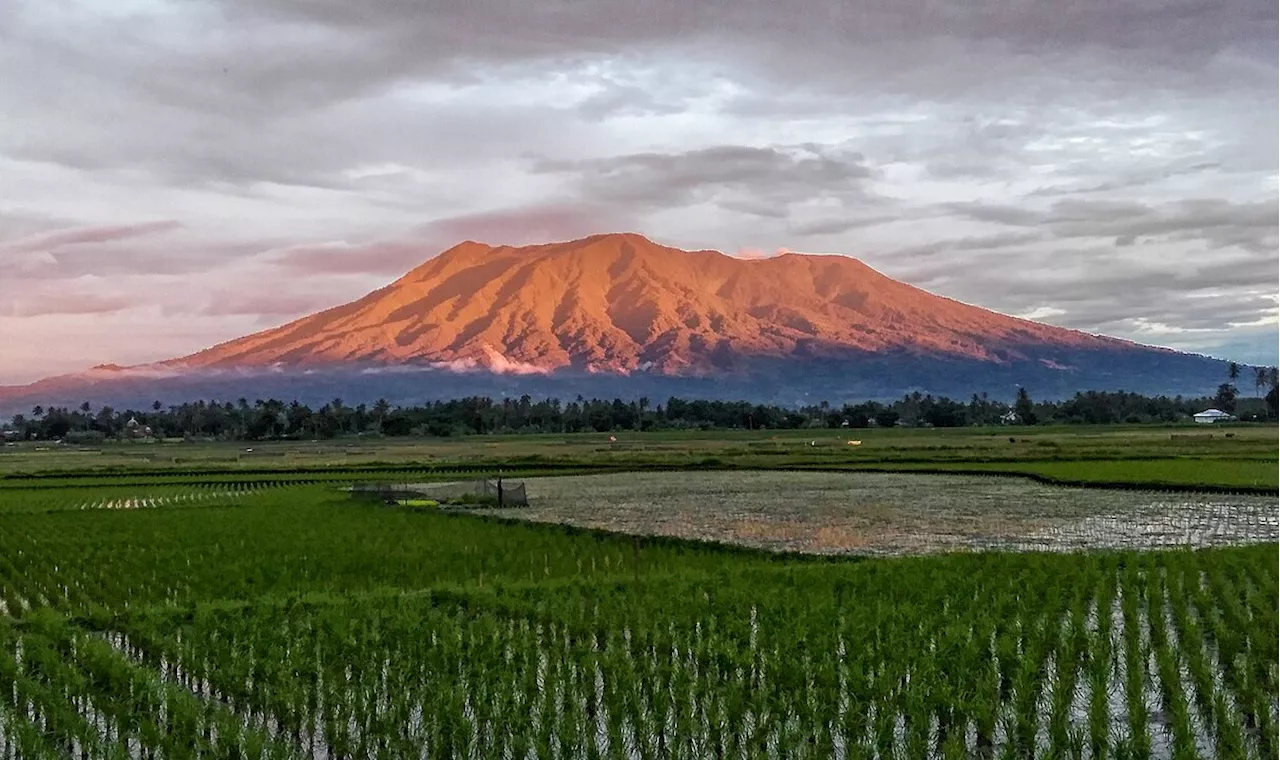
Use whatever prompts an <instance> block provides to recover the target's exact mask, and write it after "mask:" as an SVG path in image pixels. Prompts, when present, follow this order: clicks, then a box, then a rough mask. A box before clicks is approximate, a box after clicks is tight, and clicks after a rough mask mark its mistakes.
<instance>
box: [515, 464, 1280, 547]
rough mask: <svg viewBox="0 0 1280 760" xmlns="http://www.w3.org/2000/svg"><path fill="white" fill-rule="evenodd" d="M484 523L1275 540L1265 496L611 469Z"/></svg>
mask: <svg viewBox="0 0 1280 760" xmlns="http://www.w3.org/2000/svg"><path fill="white" fill-rule="evenodd" d="M526 483H527V488H528V494H529V501H530V506H529V507H527V508H520V509H504V510H495V511H494V512H495V514H498V515H502V516H506V517H512V518H516V519H523V520H531V521H536V522H554V523H564V524H567V525H575V526H580V527H587V528H596V529H604V530H611V531H619V532H625V533H636V534H641V535H663V536H675V537H681V538H691V539H698V540H708V541H718V542H728V543H734V544H740V545H744V546H750V547H755V548H762V549H770V550H775V551H798V552H807V553H816V554H830V555H844V554H865V555H879V554H890V555H893V554H931V553H938V552H954V551H984V550H1011V551H1073V550H1083V549H1143V548H1170V547H1195V548H1199V547H1209V546H1231V545H1241V544H1250V543H1263V542H1271V541H1276V540H1277V536H1278V534H1280V525H1278V522H1280V521H1278V519H1277V508H1276V505H1277V502H1276V498H1275V497H1272V496H1256V495H1234V494H1207V493H1193V492H1155V491H1127V490H1107V489H1093V488H1075V487H1063V486H1053V485H1044V484H1041V483H1037V482H1035V481H1032V480H1029V479H1023V478H1011V477H981V476H959V475H923V474H907V473H856V472H841V473H835V472H769V471H749V472H741V471H739V472H681V473H620V474H608V475H585V476H569V477H551V478H533V479H529V480H528V481H526Z"/></svg>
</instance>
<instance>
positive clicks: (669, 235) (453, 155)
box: [0, 0, 1280, 383]
mask: <svg viewBox="0 0 1280 760" xmlns="http://www.w3.org/2000/svg"><path fill="white" fill-rule="evenodd" d="M1276 40H1277V22H1276V7H1275V4H1274V3H1256V2H1226V3H1209V2H1206V1H1200V2H1189V3H1188V2H1151V1H1149V0H1134V2H1125V3H1114V2H1104V1H1103V0H1085V1H1083V2H1075V3H1069V4H1065V5H1064V4H1062V3H1052V2H1047V1H1044V0H1038V1H1037V2H1029V3H1018V4H1009V5H1005V4H998V3H964V4H957V3H953V2H943V1H942V0H931V1H929V2H923V1H921V0H905V1H903V2H895V1H892V0H873V1H872V2H865V3H856V4H849V3H845V2H843V1H842V0H832V1H831V2H818V1H816V0H805V1H804V2H789V3H773V2H756V1H752V2H723V3H683V2H656V3H654V2H651V3H631V2H622V1H621V0H616V1H615V0H602V1H598V2H582V3H559V2H551V3H529V4H521V3H516V4H513V3H506V2H502V3H498V2H489V1H488V0H477V1H474V2H468V3H438V4H437V3H432V2H421V3H404V2H397V1H395V0H372V1H370V2H363V3H354V4H353V3H350V2H345V1H340V0H326V1H324V2H294V1H293V0H210V1H209V2H202V3H179V2H172V3H161V2H141V1H133V2H119V1H115V0H112V1H111V2H106V1H105V0H104V1H102V2H59V3H48V2H36V1H35V0H16V2H14V1H13V0H11V1H10V2H6V3H3V4H0V76H2V77H3V81H4V86H3V87H0V113H2V114H4V117H3V119H0V272H3V276H2V277H0V383H18V382H26V381H30V380H34V379H37V378H39V377H43V376H46V375H50V374H54V373H57V372H64V371H74V370H79V369H83V368H85V367H87V366H89V365H92V364H96V363H100V362H115V363H120V364H129V363H136V362H143V361H151V360H157V359H163V358H167V357H172V356H178V355H182V354H186V353H190V352H193V351H196V350H199V349H201V348H204V347H206V346H209V345H211V344H214V343H217V342H220V341H224V340H228V339H230V338H234V337H237V336H239V335H243V334H245V333H248V332H252V331H255V330H259V329H262V328H264V327H268V326H271V325H277V324H281V323H284V322H285V321H287V320H289V319H292V318H295V317H297V316H300V315H302V314H305V313H308V312H311V311H315V310H318V309H321V308H324V307H327V306H331V305H334V304H337V303H340V302H343V301H346V300H349V299H352V298H355V297H358V296H360V295H363V294H364V293H366V292H367V291H369V290H371V289H372V288H375V287H378V286H380V285H383V284H385V283H387V282H389V281H390V280H392V279H394V278H395V277H396V276H398V275H400V274H402V273H404V272H405V271H407V270H409V269H411V268H413V267H414V266H416V265H418V264H421V263H422V261H423V260H424V259H426V258H428V257H430V256H432V255H434V254H435V253H438V252H439V251H440V250H442V249H444V248H446V247H448V246H450V245H453V244H454V243H457V242H459V241H460V240H464V239H475V240H481V241H484V242H486V243H494V244H497V243H506V244H526V243H536V242H547V241H553V240H567V239H571V238H576V237H581V236H584V235H588V234H592V233H598V232H609V231H623V230H635V231H638V232H643V233H644V234H645V235H647V236H649V237H650V238H653V239H654V240H656V241H659V242H661V243H664V244H668V245H673V246H679V247H682V248H689V249H695V248H715V249H720V250H725V251H728V252H730V253H734V254H736V255H741V256H761V255H771V254H772V253H774V252H775V251H777V250H779V249H787V250H797V251H805V252H818V253H832V254H848V255H853V256H857V257H859V258H860V259H862V260H864V261H866V262H867V263H868V264H870V265H871V266H873V267H875V268H876V269H878V270H880V271H882V272H884V273H886V274H888V275H890V276H892V277H895V278H898V279H901V280H904V281H906V282H909V283H911V284H913V285H917V286H920V287H924V288H927V289H929V290H932V291H934V292H937V293H941V294H944V295H947V296H950V297H953V298H958V299H961V300H964V301H967V302H971V303H976V304H980V305H982V306H985V307H988V308H993V309H997V310H999V311H1002V312H1005V313H1009V314H1014V315H1019V316H1025V317H1030V318H1033V319H1038V320H1041V321H1044V322H1047V323H1050V324H1054V325H1060V326H1065V327H1072V328H1077V329H1084V330H1087V331H1091V332H1101V333H1106V334H1110V335H1115V336H1119V337H1124V338H1129V339H1133V340H1138V341H1141V342H1145V343H1154V344H1159V345H1166V346H1172V347H1175V348H1180V349H1185V350H1193V351H1198V352H1206V353H1210V354H1214V355H1217V356H1221V357H1223V358H1229V359H1235V360H1238V361H1242V362H1248V363H1267V364H1274V363H1276V361H1277V321H1278V320H1277V295H1276V293H1277V288H1276V284H1277V201H1276V198H1277V186H1278V183H1277V171H1276V168H1277V161H1278V160H1280V159H1278V156H1277V139H1276V134H1277V132H1278V131H1280V123H1278V119H1277V69H1276V61H1277V44H1276Z"/></svg>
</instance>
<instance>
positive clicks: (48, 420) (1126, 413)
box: [4, 370, 1277, 442]
mask: <svg viewBox="0 0 1280 760" xmlns="http://www.w3.org/2000/svg"><path fill="white" fill-rule="evenodd" d="M1260 379H1262V380H1265V382H1259V383H1257V384H1256V389H1257V391H1258V395H1259V396H1262V389H1263V388H1268V387H1269V389H1270V390H1269V392H1267V393H1266V394H1265V397H1263V398H1257V397H1255V398H1239V399H1237V396H1238V395H1239V393H1238V391H1237V389H1236V387H1235V385H1234V384H1232V383H1224V384H1222V385H1221V386H1220V387H1219V388H1218V392H1217V394H1216V395H1214V396H1212V397H1202V398H1184V397H1182V396H1178V397H1175V398H1168V397H1165V396H1158V397H1148V396H1142V395H1139V394H1136V393H1124V392H1117V393H1106V392H1095V391H1090V392H1087V393H1077V394H1076V395H1075V396H1074V397H1073V398H1070V399H1067V400H1064V401H1056V402H1036V401H1035V400H1033V399H1031V398H1030V397H1029V396H1028V395H1027V394H1026V392H1025V391H1020V392H1019V393H1018V395H1017V397H1015V398H1013V399H1010V400H1009V402H1005V401H1003V400H998V399H991V398H988V397H987V396H986V394H983V395H980V396H979V395H974V396H973V397H972V398H970V399H969V400H968V401H967V402H965V401H955V400H952V399H950V398H945V397H934V396H928V395H921V394H919V393H914V394H910V395H906V396H903V397H902V398H901V399H899V400H897V401H894V402H892V403H887V404H885V403H879V402H875V401H868V402H864V403H860V404H845V405H843V406H838V407H837V406H833V405H830V404H828V403H826V402H824V403H822V404H817V405H814V406H806V407H800V408H786V407H779V406H767V405H761V404H751V403H748V402H726V401H701V400H688V399H680V398H669V399H667V401H666V402H665V403H658V404H651V403H650V401H649V400H648V399H644V398H641V399H638V400H634V401H623V400H621V399H613V400H611V401H610V400H602V399H583V398H581V397H579V398H577V399H574V400H572V401H569V402H567V403H566V402H562V401H559V400H556V399H549V400H537V401H535V400H534V399H532V398H530V397H529V396H523V397H521V398H519V399H511V398H505V399H501V400H494V399H490V398H486V397H471V398H463V399H456V400H452V401H437V402H432V403H429V404H425V405H422V406H412V407H398V406H392V405H391V404H389V403H388V402H387V401H385V400H379V401H378V402H377V403H374V404H371V405H366V404H359V405H356V406H349V405H347V404H346V403H344V402H343V401H342V399H337V398H335V399H333V400H332V401H330V402H329V403H327V404H324V405H323V406H320V407H319V408H318V409H312V408H311V407H309V406H306V405H304V404H300V403H298V402H296V401H295V402H293V403H286V402H284V401H280V400H277V399H260V400H256V401H253V402H250V401H249V400H248V399H243V398H242V399H239V400H238V401H234V402H231V401H227V402H219V401H192V402H188V403H184V404H180V405H176V406H168V407H166V406H165V405H163V404H161V403H160V402H159V401H156V402H155V403H153V404H152V405H151V407H150V408H149V409H143V410H137V409H124V410H116V409H112V408H111V407H105V406H104V407H101V408H99V409H96V410H95V409H93V408H92V407H91V406H90V404H89V403H87V402H86V403H84V404H81V405H80V406H79V408H74V409H70V408H64V407H50V408H43V407H40V406H37V407H35V408H33V409H32V410H31V414H29V415H26V414H19V415H15V416H14V417H13V419H12V421H11V422H10V423H8V424H7V425H5V426H4V434H5V438H6V439H7V440H9V441H13V440H65V441H67V442H92V441H101V440H107V439H117V438H125V439H128V438H180V437H186V438H215V439H223V440H267V439H278V438H292V439H313V438H335V437H339V436H352V435H386V436H438V437H449V436H464V435H477V434H503V433H579V432H593V431H594V432H600V433H605V432H615V431H628V430H638V431H646V430H715V429H748V430H756V429H767V430H788V429H791V430H794V429H803V428H842V427H850V428H866V427H894V426H907V427H963V426H969V425H1001V424H1006V425H1037V424H1094V425H1097V424H1112V423H1160V422H1163V423H1170V422H1185V421H1187V420H1189V419H1190V417H1191V415H1193V414H1195V413H1196V412H1199V411H1203V410H1204V409H1207V408H1210V407H1212V408H1217V409H1221V410H1223V411H1226V412H1230V413H1233V414H1238V416H1239V417H1240V418H1241V419H1243V420H1273V419H1276V416H1277V415H1276V383H1275V373H1274V370H1273V371H1272V372H1271V373H1270V375H1269V376H1266V377H1262V378H1260Z"/></svg>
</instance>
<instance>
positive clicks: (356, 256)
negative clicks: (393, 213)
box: [265, 240, 439, 275]
mask: <svg viewBox="0 0 1280 760" xmlns="http://www.w3.org/2000/svg"><path fill="white" fill-rule="evenodd" d="M437 253H439V251H438V250H436V249H435V248H434V247H432V246H430V245H428V244H426V243H424V242H422V241H410V240H388V241H381V242H376V243H362V244H351V243H347V242H345V241H338V242H330V243H315V244H307V245H296V246H290V247H288V248H281V249H276V250H274V251H269V252H268V253H267V255H266V257H265V260H266V261H267V262H268V263H270V264H273V265H275V266H277V267H280V268H282V269H287V270H290V271H292V272H298V273H301V274H308V275H310V274H316V273H320V272H328V273H332V274H389V275H399V274H404V273H405V272H407V271H408V270H410V269H412V268H414V267H415V266H417V265H418V264H421V263H422V262H423V261H425V260H426V259H428V258H430V257H432V256H434V255H435V254H437Z"/></svg>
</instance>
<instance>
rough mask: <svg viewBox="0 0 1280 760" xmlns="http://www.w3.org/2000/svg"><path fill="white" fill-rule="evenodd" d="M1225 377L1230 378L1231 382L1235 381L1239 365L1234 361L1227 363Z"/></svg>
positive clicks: (1237, 377) (1237, 376)
mask: <svg viewBox="0 0 1280 760" xmlns="http://www.w3.org/2000/svg"><path fill="white" fill-rule="evenodd" d="M1227 377H1229V378H1231V382H1233V383H1234V382H1235V381H1236V380H1237V379H1239V377H1240V365H1239V364H1236V363H1235V362H1230V363H1228V364H1227Z"/></svg>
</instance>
